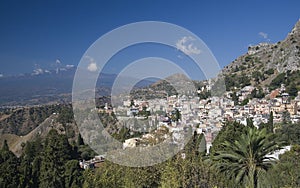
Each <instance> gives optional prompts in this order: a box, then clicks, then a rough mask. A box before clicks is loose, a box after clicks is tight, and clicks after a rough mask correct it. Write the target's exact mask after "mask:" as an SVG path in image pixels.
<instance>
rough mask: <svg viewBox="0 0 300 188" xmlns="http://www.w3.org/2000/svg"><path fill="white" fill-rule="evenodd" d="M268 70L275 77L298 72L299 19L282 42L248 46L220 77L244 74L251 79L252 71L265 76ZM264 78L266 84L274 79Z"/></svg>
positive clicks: (299, 58)
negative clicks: (280, 74)
mask: <svg viewBox="0 0 300 188" xmlns="http://www.w3.org/2000/svg"><path fill="white" fill-rule="evenodd" d="M270 69H272V70H274V75H275V76H276V74H278V73H282V72H286V71H288V70H290V71H295V70H300V19H299V20H298V22H297V23H296V24H295V26H294V28H293V29H292V30H291V32H290V33H288V35H287V37H286V38H285V39H284V40H282V41H279V42H277V43H275V44H271V43H259V44H258V45H255V46H250V47H249V48H248V52H247V53H246V54H244V55H242V56H240V57H238V58H237V59H235V60H234V61H233V62H232V63H230V64H229V65H228V66H226V67H225V68H224V69H223V70H222V73H221V75H231V74H237V75H241V74H245V75H247V76H248V77H249V78H251V76H252V73H253V72H254V71H258V72H260V73H261V74H265V72H266V71H268V70H270ZM265 77H266V83H268V82H269V81H270V80H271V79H273V78H274V76H270V75H265ZM268 79H269V80H268ZM262 84H263V83H262Z"/></svg>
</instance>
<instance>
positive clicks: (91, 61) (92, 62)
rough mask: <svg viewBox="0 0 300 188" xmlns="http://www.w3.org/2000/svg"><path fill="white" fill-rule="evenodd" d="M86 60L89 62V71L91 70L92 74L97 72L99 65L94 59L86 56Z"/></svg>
mask: <svg viewBox="0 0 300 188" xmlns="http://www.w3.org/2000/svg"><path fill="white" fill-rule="evenodd" d="M85 58H87V59H88V60H89V65H88V67H87V70H89V71H91V72H95V71H97V69H98V67H97V63H96V61H95V60H94V58H92V57H90V56H85Z"/></svg>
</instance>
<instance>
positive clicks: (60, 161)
mask: <svg viewBox="0 0 300 188" xmlns="http://www.w3.org/2000/svg"><path fill="white" fill-rule="evenodd" d="M247 122H248V126H244V125H242V124H240V123H237V122H226V123H225V125H224V127H223V129H222V130H221V131H220V133H219V134H218V136H217V137H216V139H215V141H214V142H213V146H212V148H211V149H210V154H209V155H207V154H206V149H205V147H204V146H205V145H206V143H205V139H204V135H203V134H196V133H194V135H193V136H192V138H191V140H190V141H189V142H188V143H187V145H186V146H185V148H184V149H183V150H182V151H181V152H180V153H178V154H177V155H175V156H174V157H172V158H171V159H169V160H167V161H165V162H163V163H161V164H157V165H154V166H149V167H140V168H132V167H126V166H120V165H117V164H113V163H111V162H109V161H105V162H103V163H101V165H100V167H99V168H96V169H89V170H83V169H81V168H80V167H79V160H81V159H90V158H91V157H93V156H94V155H96V154H95V153H94V152H93V151H92V150H91V149H89V147H88V146H86V145H85V144H84V142H83V139H82V137H81V136H80V135H78V138H77V142H76V143H72V144H70V143H69V142H68V139H67V137H66V135H61V134H58V132H57V131H56V130H51V131H50V132H49V134H48V136H47V137H46V138H45V139H41V138H36V140H35V141H32V142H27V143H26V144H25V146H24V148H23V154H22V155H21V156H20V157H19V158H18V157H16V156H15V155H14V154H13V153H12V152H11V151H10V150H9V147H8V145H7V143H6V142H5V143H4V145H3V147H2V149H1V150H0V187H14V188H15V187H205V188H206V187H230V188H231V187H299V186H300V172H299V168H300V166H299V165H300V164H299V162H298V161H299V160H300V158H299V156H300V149H299V148H300V146H299V143H300V136H299V132H300V131H299V130H300V125H299V124H294V125H291V124H280V125H276V126H274V127H276V129H274V128H273V122H272V115H270V119H269V123H268V124H262V125H261V128H260V129H257V128H255V127H254V126H253V123H252V121H251V120H250V119H249V120H248V121H247ZM274 130H275V133H273V131H274ZM124 134H126V130H124ZM283 142H286V143H287V144H288V145H290V144H292V145H293V147H292V149H291V151H289V152H286V153H285V154H283V155H281V156H280V160H279V161H276V160H275V161H271V160H268V157H267V156H266V155H267V154H269V153H271V152H272V151H273V150H274V149H278V148H279V147H280V146H281V143H283Z"/></svg>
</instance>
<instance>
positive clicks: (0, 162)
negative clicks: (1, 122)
mask: <svg viewBox="0 0 300 188" xmlns="http://www.w3.org/2000/svg"><path fill="white" fill-rule="evenodd" d="M18 166H19V160H18V158H17V157H16V156H15V154H14V153H13V152H11V151H10V150H9V147H8V144H7V141H6V140H5V141H4V144H3V147H2V149H1V150H0V174H1V175H0V187H4V188H6V187H7V188H10V187H11V188H15V187H18V185H19V172H18Z"/></svg>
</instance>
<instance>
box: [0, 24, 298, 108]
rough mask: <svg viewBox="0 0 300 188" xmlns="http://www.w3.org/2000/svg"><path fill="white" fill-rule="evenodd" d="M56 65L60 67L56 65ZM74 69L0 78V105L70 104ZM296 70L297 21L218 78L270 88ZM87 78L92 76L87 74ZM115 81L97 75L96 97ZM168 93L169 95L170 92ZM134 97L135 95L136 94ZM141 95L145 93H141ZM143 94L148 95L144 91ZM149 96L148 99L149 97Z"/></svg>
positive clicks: (112, 76) (148, 82)
mask: <svg viewBox="0 0 300 188" xmlns="http://www.w3.org/2000/svg"><path fill="white" fill-rule="evenodd" d="M57 64H59V65H60V62H58V63H57ZM76 68H77V67H75V66H73V65H67V66H64V67H58V68H56V69H55V70H42V69H40V68H37V69H36V70H34V71H33V73H31V74H24V75H20V76H9V77H5V76H3V75H2V74H1V76H0V85H1V87H0V105H1V106H3V105H10V106H11V105H36V104H46V103H53V102H60V103H62V102H70V101H71V92H72V85H73V78H74V75H75V71H76ZM296 70H300V20H299V21H298V22H297V23H296V24H295V26H294V28H293V29H292V31H291V32H290V33H288V35H287V37H286V38H285V39H284V40H282V41H279V42H277V43H275V44H271V43H260V44H258V45H255V46H250V47H249V48H248V52H247V53H246V54H244V55H242V56H240V57H238V58H236V59H235V60H234V61H233V62H232V63H230V64H229V65H228V66H226V67H224V69H223V70H222V71H221V72H220V74H219V76H224V77H225V83H226V86H227V89H228V90H230V89H232V88H235V87H243V86H246V85H253V86H263V87H264V86H270V84H271V85H272V81H273V80H274V79H275V78H277V77H278V76H282V75H280V74H282V73H286V72H288V73H287V75H288V74H289V75H291V74H290V72H294V74H298V72H296ZM88 74H95V73H92V72H88ZM88 74H87V75H88ZM116 77H117V75H116V74H105V73H101V74H100V76H99V80H98V82H97V90H96V91H97V92H98V95H107V94H109V93H110V89H111V87H112V85H113V83H114V81H115V79H116ZM177 77H178V75H177ZM294 77H297V75H296V76H295V75H294ZM179 78H181V77H179ZM124 79H128V80H130V79H132V78H130V77H127V78H125V77H124ZM179 80H180V79H179ZM156 81H158V79H156V80H155V79H146V80H142V81H141V82H139V83H138V84H137V85H136V86H137V87H146V86H150V85H151V84H153V83H155V82H156ZM293 81H296V82H295V84H296V85H300V80H298V77H297V78H296V80H295V79H294V80H293ZM162 84H163V83H162V81H160V82H158V83H156V84H154V85H152V87H151V88H152V90H153V91H156V90H157V89H159V88H160V87H161V85H162ZM163 85H164V84H163ZM273 85H274V84H273ZM169 90H170V91H171V89H169ZM299 90H300V88H299ZM142 91H143V90H142ZM135 93H136V94H138V93H140V92H135ZM142 93H145V91H143V92H142ZM146 93H148V94H149V92H148V91H146ZM156 93H157V92H156ZM171 93H172V92H171ZM150 94H151V95H152V93H150ZM162 95H164V94H162Z"/></svg>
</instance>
